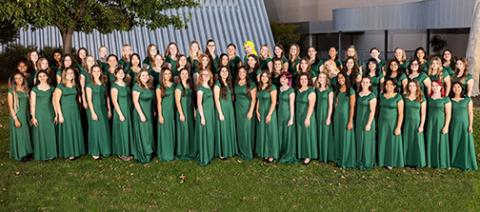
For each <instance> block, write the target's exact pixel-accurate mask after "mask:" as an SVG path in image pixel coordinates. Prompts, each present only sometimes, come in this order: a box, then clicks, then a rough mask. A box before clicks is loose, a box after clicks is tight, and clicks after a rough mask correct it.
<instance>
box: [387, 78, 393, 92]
mask: <svg viewBox="0 0 480 212" xmlns="http://www.w3.org/2000/svg"><path fill="white" fill-rule="evenodd" d="M385 90H386V91H387V93H393V92H394V90H395V85H394V84H393V82H392V81H391V80H387V82H385Z"/></svg>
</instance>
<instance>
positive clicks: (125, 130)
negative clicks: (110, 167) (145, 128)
mask: <svg viewBox="0 0 480 212" xmlns="http://www.w3.org/2000/svg"><path fill="white" fill-rule="evenodd" d="M112 89H116V90H117V101H118V105H119V107H120V110H121V111H122V114H123V117H124V118H125V120H124V121H120V118H119V116H118V113H117V111H116V110H115V109H113V121H112V153H113V154H115V155H118V156H130V155H131V154H132V144H133V123H132V109H133V105H132V92H131V90H130V88H129V87H128V86H126V85H125V86H121V85H118V84H117V83H113V84H112Z"/></svg>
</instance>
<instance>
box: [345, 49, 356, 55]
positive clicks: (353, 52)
mask: <svg viewBox="0 0 480 212" xmlns="http://www.w3.org/2000/svg"><path fill="white" fill-rule="evenodd" d="M355 54H356V51H355V49H354V48H351V47H350V48H348V49H347V56H348V57H355Z"/></svg>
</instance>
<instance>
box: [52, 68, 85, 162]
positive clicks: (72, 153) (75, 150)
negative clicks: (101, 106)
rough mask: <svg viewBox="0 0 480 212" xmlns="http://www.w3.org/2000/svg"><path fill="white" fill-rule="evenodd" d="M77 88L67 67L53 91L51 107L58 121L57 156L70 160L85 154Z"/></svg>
mask: <svg viewBox="0 0 480 212" xmlns="http://www.w3.org/2000/svg"><path fill="white" fill-rule="evenodd" d="M78 89H79V88H78V87H77V85H76V83H75V71H74V70H73V68H67V69H65V70H64V71H63V73H62V82H61V83H60V84H58V86H57V88H56V89H55V92H54V93H53V101H54V105H53V108H54V109H55V114H56V115H55V120H56V121H57V123H58V130H57V140H58V156H59V157H62V158H68V159H70V160H74V159H75V158H77V157H80V156H81V155H83V154H85V143H84V137H83V127H82V121H81V117H80V110H79V100H80V97H79V96H80V95H79V94H78Z"/></svg>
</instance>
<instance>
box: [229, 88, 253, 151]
mask: <svg viewBox="0 0 480 212" xmlns="http://www.w3.org/2000/svg"><path fill="white" fill-rule="evenodd" d="M247 86H249V89H250V90H249V91H251V90H253V89H256V88H255V83H253V82H251V81H249V82H248V83H246V84H245V85H242V86H240V85H238V84H236V85H235V89H234V92H235V121H236V125H237V142H238V152H239V154H240V156H241V157H242V158H243V159H245V160H251V159H253V148H254V146H255V122H254V120H255V115H253V117H252V119H248V118H247V114H248V111H249V109H250V104H251V102H252V98H251V97H250V93H248V92H247ZM253 114H255V113H253Z"/></svg>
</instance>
